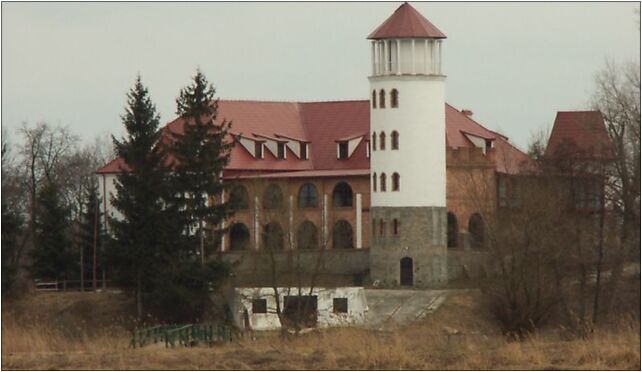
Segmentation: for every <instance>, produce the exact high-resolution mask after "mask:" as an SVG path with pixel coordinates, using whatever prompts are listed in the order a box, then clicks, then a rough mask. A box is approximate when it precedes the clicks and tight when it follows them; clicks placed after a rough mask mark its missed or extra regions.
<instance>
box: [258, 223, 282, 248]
mask: <svg viewBox="0 0 642 372" xmlns="http://www.w3.org/2000/svg"><path fill="white" fill-rule="evenodd" d="M283 244H284V242H283V229H282V228H281V225H280V224H279V223H278V222H270V223H268V224H267V225H265V227H264V228H263V248H264V249H266V250H269V251H282V250H283V248H284V245H283Z"/></svg>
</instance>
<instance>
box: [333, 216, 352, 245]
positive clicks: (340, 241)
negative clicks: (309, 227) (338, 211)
mask: <svg viewBox="0 0 642 372" xmlns="http://www.w3.org/2000/svg"><path fill="white" fill-rule="evenodd" d="M352 238H353V236H352V226H351V225H350V222H348V221H346V220H339V221H337V222H336V223H335V224H334V227H333V228H332V248H333V249H340V248H353V247H354V246H353V244H352Z"/></svg>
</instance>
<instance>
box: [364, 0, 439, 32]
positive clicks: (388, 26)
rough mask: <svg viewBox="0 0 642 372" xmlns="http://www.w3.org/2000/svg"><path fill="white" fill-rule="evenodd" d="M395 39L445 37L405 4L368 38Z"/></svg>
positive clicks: (410, 6)
mask: <svg viewBox="0 0 642 372" xmlns="http://www.w3.org/2000/svg"><path fill="white" fill-rule="evenodd" d="M395 38H431V39H445V38H446V35H444V33H443V32H441V31H439V29H438V28H437V27H435V25H433V24H432V23H430V21H428V20H427V19H426V17H424V16H423V15H421V13H419V12H418V11H417V10H416V9H415V8H413V7H412V5H410V4H408V3H407V2H406V3H403V4H402V5H401V6H400V7H399V8H397V10H395V12H394V13H393V14H392V15H391V16H390V17H388V19H386V21H385V22H384V23H382V24H381V26H379V27H377V29H376V30H374V31H373V32H372V33H371V34H370V35H369V36H368V39H375V40H376V39H395Z"/></svg>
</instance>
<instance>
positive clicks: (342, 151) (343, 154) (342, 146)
mask: <svg viewBox="0 0 642 372" xmlns="http://www.w3.org/2000/svg"><path fill="white" fill-rule="evenodd" d="M347 158H348V142H341V143H339V159H347Z"/></svg>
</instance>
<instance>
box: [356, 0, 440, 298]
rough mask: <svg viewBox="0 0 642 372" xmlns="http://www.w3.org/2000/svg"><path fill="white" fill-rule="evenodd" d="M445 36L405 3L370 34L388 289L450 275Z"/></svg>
mask: <svg viewBox="0 0 642 372" xmlns="http://www.w3.org/2000/svg"><path fill="white" fill-rule="evenodd" d="M445 38H446V36H445V35H444V34H443V33H442V32H441V31H439V30H438V29H437V28H436V27H435V26H434V25H433V24H431V23H430V22H429V21H428V20H427V19H426V18H424V17H423V16H422V15H421V14H420V13H419V12H417V10H415V9H414V8H413V7H412V6H411V5H410V4H408V3H404V4H403V5H401V6H400V7H399V8H398V9H397V10H396V11H395V13H394V14H393V15H392V16H390V17H389V18H388V19H387V20H386V21H385V22H384V23H383V24H382V25H381V26H379V27H378V28H377V29H376V30H375V31H374V32H373V33H372V34H370V36H368V39H370V40H372V75H371V76H370V77H369V80H370V100H371V105H370V107H371V108H370V129H371V133H370V136H371V138H370V143H371V152H370V154H371V158H370V170H371V185H370V186H371V210H370V215H371V223H372V226H371V229H370V231H371V240H370V242H371V252H370V255H371V265H370V267H371V277H372V279H373V280H379V281H380V282H383V283H384V284H385V285H389V286H394V285H412V286H419V287H421V286H429V285H431V284H434V283H439V282H445V281H446V279H447V272H446V268H447V263H446V253H447V251H446V138H445V137H446V127H445V123H446V119H445V100H444V81H445V79H446V77H445V76H444V75H443V74H442V41H443V39H445Z"/></svg>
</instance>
